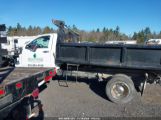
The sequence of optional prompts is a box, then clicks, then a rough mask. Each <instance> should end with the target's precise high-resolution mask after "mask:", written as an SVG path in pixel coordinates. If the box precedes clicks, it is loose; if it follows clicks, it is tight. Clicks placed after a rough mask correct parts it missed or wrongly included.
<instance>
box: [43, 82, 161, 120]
mask: <svg viewBox="0 0 161 120" xmlns="http://www.w3.org/2000/svg"><path fill="white" fill-rule="evenodd" d="M65 85H66V84H65V82H60V85H59V84H58V81H57V80H52V81H51V82H50V84H48V87H47V88H45V89H44V90H43V91H42V92H41V94H40V100H41V102H42V104H43V111H44V117H45V118H47V117H70V118H72V117H161V114H160V113H161V87H160V86H159V85H148V86H147V89H146V90H145V93H144V95H143V97H141V96H140V94H139V93H137V94H136V97H135V98H134V99H133V100H132V101H131V102H130V103H127V104H124V105H118V104H115V103H112V102H110V101H109V100H108V99H107V97H106V95H105V92H104V91H105V90H104V87H105V84H104V83H98V82H97V81H96V80H85V79H78V82H77V83H75V82H72V81H69V82H68V85H69V86H68V87H65Z"/></svg>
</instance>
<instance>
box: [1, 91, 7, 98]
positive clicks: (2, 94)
mask: <svg viewBox="0 0 161 120" xmlns="http://www.w3.org/2000/svg"><path fill="white" fill-rule="evenodd" d="M5 93H6V92H5V90H4V89H0V97H2V96H4V95H5Z"/></svg>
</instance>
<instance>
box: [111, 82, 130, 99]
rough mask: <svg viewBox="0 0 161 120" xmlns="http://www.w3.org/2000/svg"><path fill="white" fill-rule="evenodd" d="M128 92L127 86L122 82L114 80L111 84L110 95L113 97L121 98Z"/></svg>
mask: <svg viewBox="0 0 161 120" xmlns="http://www.w3.org/2000/svg"><path fill="white" fill-rule="evenodd" d="M129 93H130V90H129V87H128V85H127V84H126V83H124V82H116V83H115V84H113V86H112V89H111V95H112V96H113V97H114V98H115V99H123V98H125V97H127V96H128V95H129Z"/></svg>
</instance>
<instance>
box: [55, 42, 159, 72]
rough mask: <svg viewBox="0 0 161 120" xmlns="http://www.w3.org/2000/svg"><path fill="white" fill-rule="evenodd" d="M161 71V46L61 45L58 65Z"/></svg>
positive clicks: (58, 49)
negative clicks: (68, 64)
mask: <svg viewBox="0 0 161 120" xmlns="http://www.w3.org/2000/svg"><path fill="white" fill-rule="evenodd" d="M67 63H70V64H80V65H95V66H102V67H119V68H129V69H143V70H161V46H147V45H101V44H79V43H76V44H74V43H61V44H58V45H57V56H56V64H58V65H62V64H67Z"/></svg>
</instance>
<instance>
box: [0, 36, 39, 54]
mask: <svg viewBox="0 0 161 120" xmlns="http://www.w3.org/2000/svg"><path fill="white" fill-rule="evenodd" d="M35 37H36V36H9V37H7V43H2V48H3V49H7V51H8V52H9V54H10V55H14V52H15V51H16V49H18V48H22V47H23V46H24V45H25V44H27V43H28V42H29V41H30V40H33V39H34V38H35Z"/></svg>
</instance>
